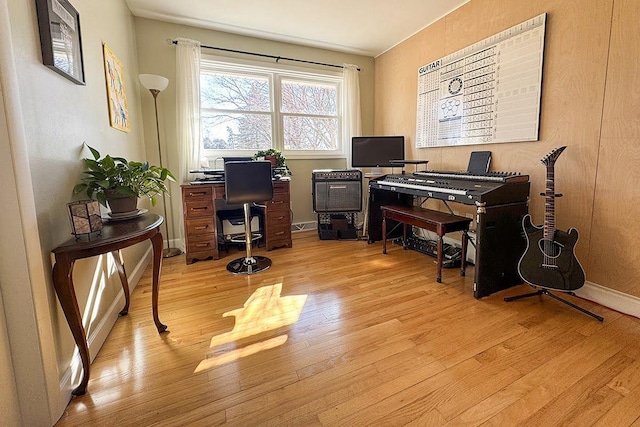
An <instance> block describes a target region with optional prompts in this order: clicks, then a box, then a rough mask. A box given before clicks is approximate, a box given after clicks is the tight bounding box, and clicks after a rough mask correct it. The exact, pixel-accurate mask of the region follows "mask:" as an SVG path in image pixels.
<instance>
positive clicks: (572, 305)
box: [504, 289, 604, 322]
mask: <svg viewBox="0 0 640 427" xmlns="http://www.w3.org/2000/svg"><path fill="white" fill-rule="evenodd" d="M567 293H568V294H569V295H575V294H574V293H573V292H567ZM543 294H544V295H548V296H550V297H551V298H553V299H555V300H557V301H560V302H561V303H563V304H566V305H568V306H569V307H572V308H575V309H576V310H578V311H580V312H582V313H584V314H586V315H587V316H591V317H593V318H594V319H596V320H598V321H600V322H603V321H604V317H602V316H598V315H597V314H595V313H592V312H590V311H588V310H585V309H584V308H582V307H579V306H577V305H575V304H574V303H572V302H570V301H567V300H566V299H562V298H560V297H559V296H557V295H554V294H552V293H551V292H549V290H548V289H538V290H537V291H535V292H529V293H527V294H522V295H515V296H512V297H506V298H505V299H504V300H505V301H506V302H511V301H515V300H519V299H522V298H528V297H533V296H536V295H543Z"/></svg>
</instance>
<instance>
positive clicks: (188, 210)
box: [184, 199, 215, 218]
mask: <svg viewBox="0 0 640 427" xmlns="http://www.w3.org/2000/svg"><path fill="white" fill-rule="evenodd" d="M184 205H185V211H184V214H185V216H186V217H187V218H195V217H200V216H203V217H204V216H208V217H213V215H215V211H214V210H213V200H212V199H209V200H205V199H202V200H194V201H191V200H187V201H186V203H185V204H184Z"/></svg>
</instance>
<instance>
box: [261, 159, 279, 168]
mask: <svg viewBox="0 0 640 427" xmlns="http://www.w3.org/2000/svg"><path fill="white" fill-rule="evenodd" d="M264 159H265V160H269V161H270V162H271V169H274V168H275V167H277V166H278V159H277V158H276V156H264Z"/></svg>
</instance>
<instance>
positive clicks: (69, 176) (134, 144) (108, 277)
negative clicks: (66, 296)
mask: <svg viewBox="0 0 640 427" xmlns="http://www.w3.org/2000/svg"><path fill="white" fill-rule="evenodd" d="M73 5H74V7H75V8H76V9H77V10H78V12H79V14H80V23H81V30H82V43H83V46H82V48H83V49H82V50H83V54H84V68H85V74H86V85H84V86H82V85H76V84H74V83H73V82H71V81H70V80H67V79H65V78H64V77H62V76H61V75H59V74H57V73H55V72H54V71H52V70H50V69H49V68H47V67H45V66H44V65H42V61H41V53H40V41H39V35H38V26H37V19H36V13H35V2H33V1H23V0H9V1H8V2H4V3H3V6H2V10H0V16H2V17H3V19H4V18H6V25H2V27H3V31H6V34H5V36H6V37H3V43H4V44H5V46H3V48H2V50H1V53H2V73H1V74H2V84H3V92H5V91H7V90H9V89H10V90H11V91H15V92H16V96H15V97H13V96H12V97H11V99H9V100H7V98H6V96H5V102H7V105H8V108H7V113H6V117H7V121H8V124H7V126H6V129H7V131H8V139H9V145H8V146H7V147H6V154H7V156H6V157H5V156H4V154H5V150H4V147H3V157H2V159H3V173H5V172H6V173H7V174H10V176H11V178H12V179H11V180H9V179H3V182H4V183H5V185H3V189H2V200H3V206H4V207H5V209H6V212H7V213H11V214H12V215H11V217H10V219H9V221H4V219H5V216H7V215H4V214H3V215H2V219H3V221H2V224H1V225H0V226H1V227H2V235H3V236H4V238H5V239H7V238H8V239H11V240H10V241H11V243H12V245H10V246H9V245H3V246H1V247H0V250H1V251H2V252H1V253H0V255H1V258H2V259H3V260H7V261H10V262H11V265H5V263H4V262H3V264H2V266H3V268H2V270H3V271H2V281H1V282H0V287H1V290H2V295H3V303H4V304H3V305H4V313H5V314H6V318H7V332H8V337H9V348H10V351H11V354H12V361H13V366H12V367H9V368H10V369H11V370H13V373H14V375H15V378H16V384H17V393H18V397H19V400H20V411H21V416H22V420H21V421H22V423H23V425H34V426H35V425H51V424H52V423H53V422H55V420H56V419H57V418H58V417H59V416H60V415H61V414H62V411H63V409H64V407H65V406H66V403H67V401H68V399H69V396H70V394H69V393H70V390H68V389H67V390H60V385H61V384H63V385H66V386H67V387H68V386H70V384H67V383H65V381H67V382H68V381H69V378H70V377H69V376H67V377H65V375H71V374H73V373H70V372H69V371H68V368H69V365H70V362H71V360H72V357H73V354H74V349H75V343H74V342H73V338H72V336H71V333H70V331H69V327H68V326H67V323H66V321H65V319H64V315H63V314H62V311H61V310H60V308H59V304H58V302H57V298H56V296H55V294H54V292H53V285H52V280H51V267H52V266H51V261H50V257H49V254H50V251H51V250H52V249H53V248H54V247H55V246H57V245H59V244H60V243H62V242H63V241H66V240H67V239H69V238H70V237H71V234H70V226H69V222H68V216H67V211H66V203H68V202H70V201H71V200H73V199H74V196H73V194H72V188H73V186H74V185H75V184H76V183H77V182H78V180H79V178H80V176H81V171H82V163H81V158H82V157H86V156H88V154H89V153H88V152H87V151H86V150H85V151H83V150H82V147H83V142H87V143H88V144H90V145H92V146H93V147H95V148H97V149H98V150H99V151H101V152H102V153H103V154H105V153H109V154H112V155H118V156H123V157H127V158H130V159H133V160H142V159H143V158H144V153H145V149H144V143H143V132H142V127H141V125H140V124H141V119H140V117H141V108H140V103H139V99H140V92H139V88H138V84H137V75H138V71H137V55H136V51H135V47H136V45H135V40H134V38H135V36H134V25H133V24H134V22H133V17H132V16H131V14H130V12H129V10H128V8H127V6H126V3H125V1H124V0H116V1H113V0H112V1H109V2H94V1H91V0H75V1H74V2H73ZM5 8H6V11H7V13H6V14H5V13H4V11H5ZM3 24H4V22H3ZM103 42H104V43H107V45H108V46H109V47H110V48H111V50H112V51H113V52H114V53H115V54H116V56H117V57H118V58H119V59H120V60H121V62H122V63H123V65H124V69H125V86H126V90H127V98H128V105H129V114H130V122H131V131H130V132H129V133H125V132H121V131H118V130H115V129H114V128H111V127H110V126H109V121H108V112H107V99H106V87H105V78H104V69H103V57H102V43H103ZM8 50H11V52H8ZM12 68H14V69H15V73H14V76H13V80H10V78H11V76H10V74H11V73H10V71H11V69H12ZM5 162H6V163H7V164H6V165H5ZM12 183H13V184H14V187H12V186H11V185H12ZM5 191H6V192H12V193H13V195H12V196H11V195H8V194H5ZM75 198H79V197H75ZM5 239H3V240H5ZM148 247H149V245H148V244H147V243H141V244H139V245H137V246H135V247H133V248H130V249H128V250H125V251H124V252H123V256H124V259H125V263H126V264H127V266H128V267H127V271H128V272H129V273H130V274H131V270H132V269H133V268H134V267H135V266H137V265H138V264H139V263H140V262H141V261H142V260H143V258H144V254H145V253H146V251H147V249H148ZM6 267H8V268H6ZM5 268H6V269H5ZM74 282H75V288H76V291H77V295H78V300H79V305H80V308H81V311H83V312H84V311H85V309H86V308H87V307H89V308H90V313H88V314H87V315H86V316H85V322H86V323H87V324H88V328H87V332H88V334H89V335H91V334H92V333H93V332H95V330H96V329H97V327H98V324H99V322H100V321H102V320H104V317H105V313H107V312H108V311H109V310H110V306H111V305H112V304H113V303H114V300H115V298H116V296H117V295H118V294H119V293H120V292H121V286H120V282H119V279H118V275H117V273H116V272H115V271H113V267H112V266H110V263H109V262H108V261H107V259H106V257H96V258H92V259H89V260H82V261H78V262H77V263H76V265H75V270H74ZM134 284H135V283H134ZM108 328H110V325H108V326H107V331H108ZM98 345H100V343H98ZM93 355H95V349H94V351H93ZM4 368H5V366H3V369H4ZM0 371H2V372H4V370H0ZM52 377H53V378H52ZM73 379H74V380H75V377H73ZM9 391H10V389H8V388H6V389H5V388H4V387H3V389H2V392H1V393H5V392H6V393H8V392H9ZM3 397H4V395H3ZM8 401H9V400H8Z"/></svg>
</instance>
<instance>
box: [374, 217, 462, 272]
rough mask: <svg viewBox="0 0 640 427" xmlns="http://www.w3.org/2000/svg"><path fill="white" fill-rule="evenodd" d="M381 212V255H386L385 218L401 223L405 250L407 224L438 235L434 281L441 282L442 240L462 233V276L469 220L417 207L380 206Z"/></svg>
mask: <svg viewBox="0 0 640 427" xmlns="http://www.w3.org/2000/svg"><path fill="white" fill-rule="evenodd" d="M380 209H381V210H382V253H383V254H386V253H387V218H390V219H393V220H396V221H398V222H400V223H402V247H403V248H404V249H406V248H407V247H406V242H407V224H409V225H414V226H416V227H420V228H424V229H426V230H429V231H433V232H435V233H436V234H437V235H438V258H437V259H438V274H437V276H436V280H437V281H438V283H440V282H442V251H443V246H444V245H443V241H442V238H443V237H444V235H445V234H447V233H449V232H452V231H462V232H463V233H462V260H461V264H462V265H461V268H460V275H461V276H464V270H465V267H466V263H467V231H469V224H470V223H471V221H472V219H471V218H466V217H463V216H458V215H453V214H449V213H446V212H440V211H434V210H432V209H425V208H421V207H418V206H381V207H380Z"/></svg>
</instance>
